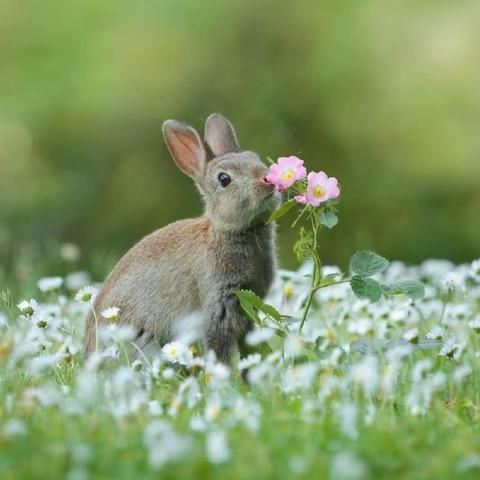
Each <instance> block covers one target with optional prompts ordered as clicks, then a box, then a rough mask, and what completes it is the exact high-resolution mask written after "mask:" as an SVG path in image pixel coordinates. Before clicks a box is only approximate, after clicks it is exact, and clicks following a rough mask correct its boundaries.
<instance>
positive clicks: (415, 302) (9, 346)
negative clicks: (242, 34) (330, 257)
mask: <svg viewBox="0 0 480 480" xmlns="http://www.w3.org/2000/svg"><path fill="white" fill-rule="evenodd" d="M298 160H299V159H297V158H296V157H286V160H281V161H280V160H279V161H278V162H277V163H275V164H274V165H272V167H271V169H270V173H269V178H268V181H270V182H271V183H273V184H275V185H277V186H278V187H279V188H281V189H283V190H284V191H285V192H286V193H287V194H289V195H290V197H291V198H287V199H286V200H285V203H284V204H283V205H282V206H281V207H280V209H279V210H278V211H277V212H275V213H274V214H273V215H272V218H271V221H274V220H278V219H280V218H281V216H282V215H283V214H284V213H286V211H288V210H289V209H291V208H293V207H295V206H297V207H298V208H300V211H299V213H298V216H297V219H296V220H295V222H294V228H298V229H299V240H298V242H297V244H296V245H295V253H296V255H297V257H298V258H299V260H300V263H299V265H300V266H299V268H298V269H297V270H295V271H290V270H285V269H280V270H279V271H278V272H277V275H276V278H275V280H274V284H273V285H272V288H271V290H270V293H269V295H268V296H267V298H265V299H263V300H262V299H260V298H258V297H256V295H255V294H254V293H253V292H249V291H244V290H242V291H239V292H238V299H239V301H240V303H241V305H242V306H243V308H244V310H245V313H246V315H248V316H249V317H250V318H251V319H252V321H253V322H254V324H255V328H254V329H253V330H252V331H251V332H250V333H249V334H248V335H247V338H246V343H247V344H248V347H249V349H250V353H247V354H244V355H243V356H242V357H240V356H239V358H237V359H236V361H235V362H234V363H233V365H231V366H227V365H224V364H222V363H219V362H218V361H217V360H216V359H215V357H214V355H213V354H212V353H211V352H206V351H204V349H203V348H202V345H201V341H200V340H201V330H200V328H199V327H200V323H201V319H200V318H198V316H197V315H195V314H193V315H191V316H189V317H186V318H183V319H179V322H181V323H182V325H183V328H182V329H180V330H179V332H180V333H179V335H178V337H177V338H176V339H175V340H174V341H172V342H170V343H168V344H166V345H163V346H158V348H157V349H155V350H152V351H148V352H147V351H145V352H143V351H141V350H140V349H139V348H138V346H136V345H135V335H136V332H135V331H133V330H132V329H131V328H130V327H128V326H126V325H124V324H122V322H121V318H122V312H121V310H120V309H118V308H117V306H115V305H112V306H111V307H110V308H108V309H106V310H105V311H103V312H95V313H96V315H102V316H103V317H104V318H106V319H108V325H107V326H106V327H105V328H102V329H101V331H100V332H99V339H98V345H97V348H96V351H95V353H94V354H93V355H92V356H90V357H89V358H88V359H85V358H84V356H83V354H82V348H83V347H82V336H83V328H84V320H85V317H86V315H87V312H88V311H89V309H91V308H92V304H93V300H94V298H95V295H96V293H97V291H98V288H99V285H98V284H95V283H94V282H92V279H91V276H90V275H89V273H88V272H84V271H77V270H74V269H73V265H76V263H75V262H72V259H71V258H70V257H68V256H66V254H65V252H66V251H67V250H68V249H66V248H62V249H60V255H62V258H63V259H64V261H65V262H66V264H67V265H72V268H71V271H68V272H65V273H64V274H62V276H43V275H45V274H48V273H49V272H37V273H38V279H37V281H36V285H35V288H34V290H33V291H32V290H30V289H28V293H29V294H28V295H24V296H22V291H23V290H22V285H20V286H19V287H18V288H17V290H18V292H19V293H18V298H13V295H12V293H11V292H10V290H9V289H8V288H6V287H5V288H4V289H3V290H2V293H1V296H2V298H1V300H2V310H1V313H0V477H1V478H2V479H3V478H5V479H16V478H49V479H50V478H67V479H69V480H80V479H89V478H125V479H127V478H128V479H131V478H229V479H230V478H330V479H369V478H415V479H422V478H425V479H426V478H449V479H451V478H472V479H473V478H478V475H479V474H480V428H479V426H478V423H479V422H478V420H479V418H480V385H479V382H480V377H479V373H480V368H479V361H480V260H476V261H473V262H472V263H470V264H464V265H453V264H452V263H450V262H449V261H446V260H425V261H424V262H423V263H421V264H420V265H417V266H407V265H405V264H403V263H401V262H398V261H395V262H388V261H387V260H386V259H384V258H383V257H381V256H379V255H377V254H375V253H373V252H366V251H363V252H357V253H356V254H355V255H353V256H352V258H351V260H350V264H349V266H348V268H346V269H345V271H342V270H341V269H340V268H338V267H335V266H329V265H323V264H322V262H321V260H320V257H319V254H318V251H319V248H318V238H319V236H320V234H324V231H323V230H322V228H323V227H325V228H326V231H325V234H328V229H329V228H333V227H334V226H335V224H336V223H337V221H338V218H337V216H336V205H337V203H338V197H339V195H340V189H339V186H338V182H337V180H336V179H334V178H332V177H328V175H327V174H325V173H323V172H319V173H317V172H310V174H308V175H307V172H306V170H305V168H304V167H303V162H302V163H299V161H298ZM72 247H73V246H70V250H72ZM26 291H27V289H25V292H26ZM30 293H34V295H33V296H32V295H31V294H30Z"/></svg>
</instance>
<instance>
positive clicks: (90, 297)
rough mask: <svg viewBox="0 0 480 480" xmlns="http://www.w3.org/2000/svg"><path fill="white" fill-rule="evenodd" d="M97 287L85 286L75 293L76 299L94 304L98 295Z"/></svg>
mask: <svg viewBox="0 0 480 480" xmlns="http://www.w3.org/2000/svg"><path fill="white" fill-rule="evenodd" d="M97 293H98V292H97V289H96V288H95V287H91V286H87V287H83V288H81V289H80V290H78V292H77V293H76V295H75V301H77V302H85V303H90V304H92V303H93V302H94V301H95V297H96V296H97Z"/></svg>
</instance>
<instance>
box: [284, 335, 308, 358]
mask: <svg viewBox="0 0 480 480" xmlns="http://www.w3.org/2000/svg"><path fill="white" fill-rule="evenodd" d="M283 352H284V355H285V357H287V358H295V357H298V356H299V355H302V354H303V353H304V352H305V342H304V340H303V339H302V337H300V336H299V335H296V334H291V335H289V336H288V337H287V338H286V339H285V341H284V344H283Z"/></svg>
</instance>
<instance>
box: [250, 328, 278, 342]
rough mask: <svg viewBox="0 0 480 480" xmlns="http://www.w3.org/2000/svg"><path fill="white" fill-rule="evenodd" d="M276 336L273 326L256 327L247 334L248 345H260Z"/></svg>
mask: <svg viewBox="0 0 480 480" xmlns="http://www.w3.org/2000/svg"><path fill="white" fill-rule="evenodd" d="M274 336H275V330H274V329H273V328H268V327H263V328H255V329H254V330H252V331H251V332H249V333H248V334H247V335H246V337H245V342H246V343H247V345H251V346H255V345H259V344H260V343H265V342H268V341H269V340H271V339H272V338H273V337H274Z"/></svg>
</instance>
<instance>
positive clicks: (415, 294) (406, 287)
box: [395, 280, 425, 300]
mask: <svg viewBox="0 0 480 480" xmlns="http://www.w3.org/2000/svg"><path fill="white" fill-rule="evenodd" d="M395 286H396V287H397V288H399V289H400V290H401V291H402V293H404V294H405V295H407V296H408V297H410V298H411V299H412V300H418V299H420V298H423V297H424V296H425V286H424V285H423V283H422V282H417V281H415V280H404V281H402V282H397V283H396V284H395Z"/></svg>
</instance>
